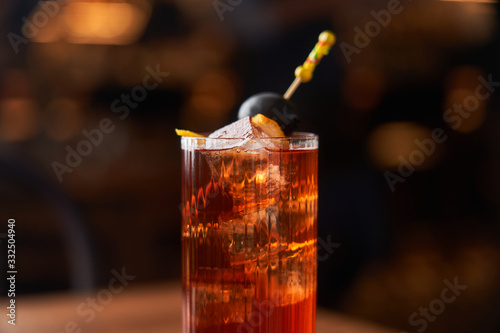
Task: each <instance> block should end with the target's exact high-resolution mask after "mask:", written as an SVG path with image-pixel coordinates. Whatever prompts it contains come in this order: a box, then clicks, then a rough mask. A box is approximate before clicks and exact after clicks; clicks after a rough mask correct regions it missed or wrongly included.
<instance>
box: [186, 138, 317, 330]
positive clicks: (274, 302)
mask: <svg viewBox="0 0 500 333" xmlns="http://www.w3.org/2000/svg"><path fill="white" fill-rule="evenodd" d="M181 146H182V154H183V165H182V213H183V220H182V257H183V258H182V262H183V267H182V279H183V295H184V296H183V297H184V300H183V303H184V304H183V327H184V333H188V332H189V333H193V332H196V333H209V332H210V333H216V332H217V333H219V332H220V333H233V332H235V333H248V332H255V333H257V332H259V333H262V332H269V333H280V332H283V333H298V332H300V333H313V332H315V325H316V324H315V317H316V251H317V250H316V240H317V223H316V221H317V197H318V190H317V188H318V181H317V179H318V177H317V174H318V169H317V165H318V137H317V136H316V135H314V134H308V133H297V134H296V136H293V137H286V138H266V139H253V140H251V139H209V138H194V137H183V138H182V139H181Z"/></svg>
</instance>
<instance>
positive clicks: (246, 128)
mask: <svg viewBox="0 0 500 333" xmlns="http://www.w3.org/2000/svg"><path fill="white" fill-rule="evenodd" d="M266 136H267V135H266V134H265V133H264V132H263V131H261V130H260V129H259V128H258V127H256V126H255V125H254V124H253V123H252V118H250V117H245V118H242V119H240V120H237V121H235V122H234V123H231V124H229V125H226V126H224V127H222V128H220V129H218V130H216V131H215V132H213V133H212V134H210V135H209V136H208V137H209V138H225V139H227V138H238V139H241V138H249V139H255V138H260V137H266Z"/></svg>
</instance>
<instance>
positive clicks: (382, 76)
mask: <svg viewBox="0 0 500 333" xmlns="http://www.w3.org/2000/svg"><path fill="white" fill-rule="evenodd" d="M51 2H52V5H54V4H56V5H55V8H57V12H56V13H53V15H52V16H51V15H45V16H43V14H37V12H39V11H40V10H41V9H40V7H39V3H38V2H36V1H14V0H7V1H6V0H3V1H2V2H1V3H0V35H1V36H2V37H1V38H0V240H1V241H2V243H0V247H1V249H2V252H1V253H2V267H5V266H4V265H5V260H4V259H5V258H6V254H5V241H6V238H1V237H3V236H5V233H6V232H7V219H9V218H15V219H16V245H17V247H16V249H17V258H16V259H17V266H18V271H19V273H18V275H17V291H18V293H21V294H31V293H46V292H53V291H61V290H79V289H85V288H92V287H94V288H96V287H98V286H101V285H104V284H106V283H107V282H108V281H109V279H110V276H111V273H110V272H111V270H113V269H117V270H120V269H121V268H122V267H125V268H126V271H127V273H130V274H133V275H136V276H137V278H136V280H134V283H138V284H139V283H149V282H157V281H167V280H178V279H180V264H181V262H180V258H181V255H180V221H181V219H180V211H179V208H178V206H179V204H180V186H181V184H180V171H181V170H180V165H181V163H180V147H179V146H180V145H179V138H178V137H177V136H176V135H175V133H174V128H186V129H190V130H193V131H199V132H211V131H213V130H215V129H217V128H219V127H221V126H223V125H225V124H227V123H229V122H230V121H232V120H234V119H236V113H237V109H238V106H239V105H240V104H241V103H242V102H243V101H244V100H245V99H246V98H247V97H248V96H250V95H252V94H254V93H258V92H262V91H273V92H279V93H282V92H284V91H285V90H286V88H287V87H288V85H289V84H290V83H291V81H292V80H293V71H294V69H295V67H296V66H297V65H299V64H301V63H302V62H303V61H304V60H305V58H306V56H307V54H308V52H309V51H310V49H312V47H313V46H314V44H315V42H316V40H317V36H318V34H319V33H320V32H321V31H322V30H324V29H330V30H332V31H334V32H335V33H336V35H337V44H336V45H335V46H334V48H333V49H332V52H331V53H330V55H328V56H327V57H326V58H324V59H323V61H322V63H321V64H320V65H319V66H318V68H317V71H316V72H315V75H314V78H313V80H312V81H311V82H310V83H307V84H304V85H302V86H301V87H300V88H299V90H298V91H297V92H296V94H295V95H294V96H293V98H292V100H293V102H294V103H295V104H296V105H297V107H298V108H299V109H300V112H301V113H300V117H301V130H304V131H311V132H315V133H318V134H319V136H320V193H319V198H320V202H319V205H320V206H319V209H320V211H319V237H320V238H321V239H323V240H325V241H327V240H329V241H330V242H331V243H335V244H336V247H335V249H334V251H333V253H331V254H329V255H328V256H326V258H325V260H322V261H320V265H319V278H318V282H319V287H318V300H319V304H320V305H321V306H324V307H329V308H332V309H335V310H338V311H342V312H345V313H349V314H352V315H355V316H359V317H361V318H365V319H369V320H373V321H376V322H379V323H382V324H385V325H389V326H392V327H395V328H399V329H401V330H407V331H408V332H416V331H417V329H418V328H419V327H420V326H416V325H412V324H411V323H410V322H409V317H410V316H411V314H412V313H413V312H418V311H419V308H420V307H428V306H429V304H430V302H431V301H433V300H435V299H437V298H439V297H440V295H441V291H442V290H443V289H444V288H445V284H444V281H445V280H448V281H450V282H453V281H454V280H455V279H457V280H458V283H459V284H461V285H466V286H467V289H466V290H464V291H463V292H462V294H461V295H460V296H459V297H457V299H456V300H455V301H454V302H452V303H451V304H447V305H446V308H445V309H444V311H443V312H442V313H441V314H439V316H437V318H436V319H435V320H434V321H433V322H429V324H428V327H427V328H426V331H427V332H441V333H442V332H455V333H456V332H498V331H500V321H499V319H498V318H500V316H499V308H500V287H499V284H498V281H499V280H500V245H499V217H500V216H499V215H500V210H499V207H500V205H499V204H500V154H499V152H500V148H499V147H500V146H499V145H498V142H499V141H500V131H499V129H500V114H499V110H500V99H499V96H500V92H498V91H492V93H491V94H490V95H489V96H488V97H487V98H485V99H484V101H479V102H478V103H477V104H474V103H475V102H474V101H478V100H479V99H478V98H477V96H478V95H477V87H478V85H481V80H480V79H479V78H480V77H482V78H484V79H485V80H488V77H490V80H491V81H493V82H500V70H499V69H500V65H499V64H500V62H499V59H500V36H499V6H498V3H497V2H476V1H465V2H455V1H430V0H429V1H426V0H421V1H420V0H419V1H403V2H401V3H400V4H399V6H397V7H395V8H397V12H398V13H397V14H396V13H393V14H391V15H390V16H385V22H384V24H383V25H380V24H379V23H375V22H377V21H376V20H375V16H379V17H383V15H382V14H380V13H381V11H383V13H390V12H389V11H388V9H390V8H392V7H390V6H391V5H389V4H390V3H393V2H391V1H389V2H386V1H326V0H310V1H306V2H304V1H299V0H290V1H284V0H275V1H263V0H260V1H251V0H241V1H233V2H231V3H232V5H230V2H225V1H221V2H210V1H201V0H171V1H168V0H165V1H160V0H158V1H148V0H127V1H125V0H123V1H104V0H101V1H90V0H88V1H69V3H68V5H66V6H60V5H59V4H58V3H57V2H55V1H47V2H44V1H41V2H40V4H45V5H47V4H48V3H51ZM61 2H63V1H61ZM65 2H68V1H65ZM221 3H222V4H226V6H228V7H226V9H227V10H226V11H224V12H223V13H222V14H221V15H222V18H223V20H221V17H220V16H219V15H218V13H217V10H216V9H215V5H217V4H218V6H223V5H221ZM214 4H215V5H214ZM47 8H48V7H47ZM51 8H54V7H51ZM219 8H222V7H219ZM219 10H221V9H219ZM372 11H374V12H375V13H378V14H373V13H371V12H372ZM381 15H382V16H381ZM44 17H46V18H47V19H46V20H44ZM26 20H27V21H28V22H31V24H35V23H36V25H35V29H32V30H29V29H28V28H27V27H26V25H24V27H25V28H24V30H25V31H24V35H23V24H25V23H24V22H25V21H26ZM37 20H38V21H37ZM377 27H378V28H377ZM32 28H33V27H32ZM367 28H368V31H367ZM369 29H372V30H369ZM359 31H361V33H360V32H359ZM28 35H29V36H28ZM12 41H14V42H12ZM353 50H355V51H353ZM349 51H352V52H349ZM157 66H159V68H160V70H161V71H162V72H169V75H168V76H167V77H165V78H164V79H163V81H162V82H160V84H159V85H158V87H156V88H155V89H153V90H151V91H148V92H147V96H146V97H145V98H144V100H142V101H140V102H138V103H137V106H135V107H130V108H129V109H130V113H129V115H128V116H123V115H124V114H122V113H120V112H114V111H113V110H114V109H113V107H112V104H113V102H114V101H115V100H116V99H120V98H121V96H122V94H130V93H131V91H132V90H133V89H134V87H136V86H141V85H142V84H143V78H144V77H145V76H146V75H147V74H148V71H147V70H146V68H147V67H150V68H153V69H154V68H156V67H157ZM150 82H153V81H150ZM495 84H496V83H494V84H493V86H492V88H494V89H500V83H498V84H496V86H495ZM479 89H480V90H479V91H480V93H481V94H486V92H488V90H486V89H485V87H484V86H483V87H482V88H479ZM492 90H493V89H492ZM464 103H471V104H469V106H468V107H469V108H470V109H471V110H472V111H470V112H469V111H467V112H463V113H462V114H460V113H453V109H454V105H455V108H456V107H460V106H462V105H464ZM119 105H120V106H123V105H125V104H123V103H122V104H119ZM466 106H467V104H466V105H465V106H464V109H465V107H466ZM448 110H451V111H448ZM115 111H116V110H115ZM444 115H448V116H452V115H453V116H454V117H455V118H453V119H454V120H452V121H448V122H447V121H446V119H445V118H444V117H443V116H444ZM120 116H123V117H121V118H120ZM105 118H109V119H110V120H111V122H112V124H113V126H114V130H113V131H112V132H111V133H109V134H103V138H102V141H101V142H100V143H99V144H98V145H96V146H92V152H91V153H89V154H88V156H84V157H83V158H82V161H81V163H78V165H77V166H75V167H74V168H71V169H72V172H71V173H70V172H65V173H63V175H62V181H59V180H58V177H57V176H56V173H55V172H54V169H53V168H54V167H53V163H54V162H55V161H56V162H59V163H62V164H66V162H65V159H66V155H67V148H66V147H68V146H69V147H70V148H72V149H77V147H78V145H79V144H80V143H81V142H82V141H83V140H86V137H85V135H84V134H83V132H82V131H83V130H87V131H91V130H93V129H97V128H99V124H100V122H101V121H102V119H105ZM448 119H451V118H448ZM436 129H437V130H442V133H443V134H442V138H444V137H445V138H446V139H444V142H442V143H436V142H434V143H433V144H432V145H431V146H433V147H434V148H432V149H431V148H428V149H430V151H431V152H430V153H429V154H427V155H425V154H424V153H425V152H423V151H422V148H419V146H418V145H417V144H416V143H415V140H420V142H427V143H428V142H429V140H430V139H432V134H431V133H432V131H434V130H436ZM428 144H429V143H428ZM427 147H430V146H427ZM419 156H420V157H423V158H421V160H419V159H418V157H419ZM401 160H405V161H410V160H413V161H417V162H416V163H413V165H412V166H410V169H408V168H409V166H408V163H410V164H411V162H401ZM420 162H421V163H420ZM402 163H403V164H405V165H406V166H401V165H402ZM417 164H418V165H417ZM398 168H399V169H400V170H399V171H398ZM405 168H406V169H405ZM413 168H414V171H411V170H413ZM403 169H405V170H406V171H405V170H403ZM401 170H402V172H403V173H404V172H407V173H406V174H405V175H404V176H401V174H398V172H401ZM388 172H391V174H390V175H391V177H395V175H398V177H402V178H397V179H398V180H399V181H395V182H394V183H393V184H392V186H393V188H392V189H391V185H390V184H389V182H388V181H387V177H388ZM392 179H396V178H392ZM403 180H404V181H403ZM1 233H3V234H1ZM5 271H6V270H5V269H4V268H2V269H1V270H0V277H1V278H2V280H4V279H5ZM4 287H5V285H2V294H1V295H2V296H5V290H4V289H3V288H4Z"/></svg>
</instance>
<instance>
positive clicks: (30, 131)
mask: <svg viewBox="0 0 500 333" xmlns="http://www.w3.org/2000/svg"><path fill="white" fill-rule="evenodd" d="M37 131H38V110H37V107H36V105H35V103H34V102H33V101H32V100H31V99H28V98H9V99H6V100H3V101H2V102H0V139H2V140H4V141H23V140H27V139H30V138H31V137H33V136H34V135H35V134H36V133H37Z"/></svg>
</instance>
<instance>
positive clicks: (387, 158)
mask: <svg viewBox="0 0 500 333" xmlns="http://www.w3.org/2000/svg"><path fill="white" fill-rule="evenodd" d="M430 138H432V131H431V130H430V129H429V128H426V127H423V126H421V125H418V124H416V123H412V122H393V123H387V124H382V125H380V126H378V127H377V128H376V129H375V130H374V131H373V132H372V134H371V135H370V138H369V140H368V151H369V153H370V155H371V158H372V160H373V162H374V163H375V164H377V165H378V166H379V167H382V168H384V169H396V168H397V167H398V166H399V165H400V164H401V159H406V160H408V159H409V158H410V157H411V155H412V154H415V153H416V152H417V151H419V150H422V149H421V148H419V146H418V145H417V144H416V142H415V141H416V140H418V141H419V142H420V141H429V140H430ZM433 147H434V148H433V151H432V153H431V154H429V156H428V155H427V154H422V153H418V154H420V155H421V156H423V161H422V163H421V164H420V163H419V164H418V165H414V167H415V169H418V170H425V169H428V168H430V167H431V166H433V165H434V164H435V161H436V157H438V156H439V155H440V150H441V149H440V147H439V144H436V143H434V146H433Z"/></svg>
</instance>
